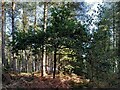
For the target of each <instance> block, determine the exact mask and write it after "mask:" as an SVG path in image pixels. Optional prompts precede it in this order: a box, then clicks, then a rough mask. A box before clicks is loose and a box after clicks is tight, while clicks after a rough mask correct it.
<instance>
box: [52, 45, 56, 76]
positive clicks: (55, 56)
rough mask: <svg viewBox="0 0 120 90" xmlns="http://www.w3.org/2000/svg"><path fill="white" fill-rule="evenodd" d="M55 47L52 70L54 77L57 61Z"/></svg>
mask: <svg viewBox="0 0 120 90" xmlns="http://www.w3.org/2000/svg"><path fill="white" fill-rule="evenodd" d="M56 52H57V50H56V47H55V50H54V71H53V78H55V74H56V62H57V59H56Z"/></svg>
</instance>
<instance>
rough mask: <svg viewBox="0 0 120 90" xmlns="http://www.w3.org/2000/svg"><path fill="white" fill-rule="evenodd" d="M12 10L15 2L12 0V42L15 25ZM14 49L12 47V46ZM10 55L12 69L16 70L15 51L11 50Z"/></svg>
mask: <svg viewBox="0 0 120 90" xmlns="http://www.w3.org/2000/svg"><path fill="white" fill-rule="evenodd" d="M14 10H15V2H14V0H12V17H11V19H12V40H13V43H14V39H15V35H14V33H15V26H14ZM13 49H14V48H13ZM12 56H13V70H14V71H16V59H15V53H14V51H13V52H12Z"/></svg>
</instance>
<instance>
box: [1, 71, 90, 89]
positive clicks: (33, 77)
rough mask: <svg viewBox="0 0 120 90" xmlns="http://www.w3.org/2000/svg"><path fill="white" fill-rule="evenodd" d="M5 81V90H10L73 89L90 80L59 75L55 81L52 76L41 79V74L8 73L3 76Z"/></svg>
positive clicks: (75, 76) (73, 75) (72, 75)
mask: <svg viewBox="0 0 120 90" xmlns="http://www.w3.org/2000/svg"><path fill="white" fill-rule="evenodd" d="M2 76H3V77H2V79H3V89H4V90H5V89H6V90H7V89H9V88H13V89H15V88H17V89H19V88H26V89H27V88H29V90H30V89H32V88H65V89H69V88H72V87H73V86H74V85H76V86H77V85H83V84H84V85H85V84H87V83H89V79H85V78H84V77H82V76H77V75H76V74H71V75H67V74H66V75H63V74H58V75H56V78H55V79H53V78H52V75H47V76H45V77H41V76H40V73H34V74H30V73H21V74H17V73H6V74H3V75H2Z"/></svg>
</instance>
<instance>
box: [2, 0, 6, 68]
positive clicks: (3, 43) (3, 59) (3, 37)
mask: <svg viewBox="0 0 120 90" xmlns="http://www.w3.org/2000/svg"><path fill="white" fill-rule="evenodd" d="M1 36H2V64H3V66H4V67H6V66H7V61H6V60H5V31H4V0H2V27H1Z"/></svg>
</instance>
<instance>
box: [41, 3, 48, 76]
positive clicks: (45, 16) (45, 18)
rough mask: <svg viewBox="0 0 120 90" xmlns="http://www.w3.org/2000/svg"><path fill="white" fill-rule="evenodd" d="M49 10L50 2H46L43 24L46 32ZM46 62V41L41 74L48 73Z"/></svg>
mask: <svg viewBox="0 0 120 90" xmlns="http://www.w3.org/2000/svg"><path fill="white" fill-rule="evenodd" d="M47 10H48V3H47V2H44V26H43V31H44V32H46V29H47ZM45 62H46V45H45V42H44V44H43V60H42V63H41V66H42V69H41V70H42V72H41V73H42V74H41V76H45V75H46V69H45Z"/></svg>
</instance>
